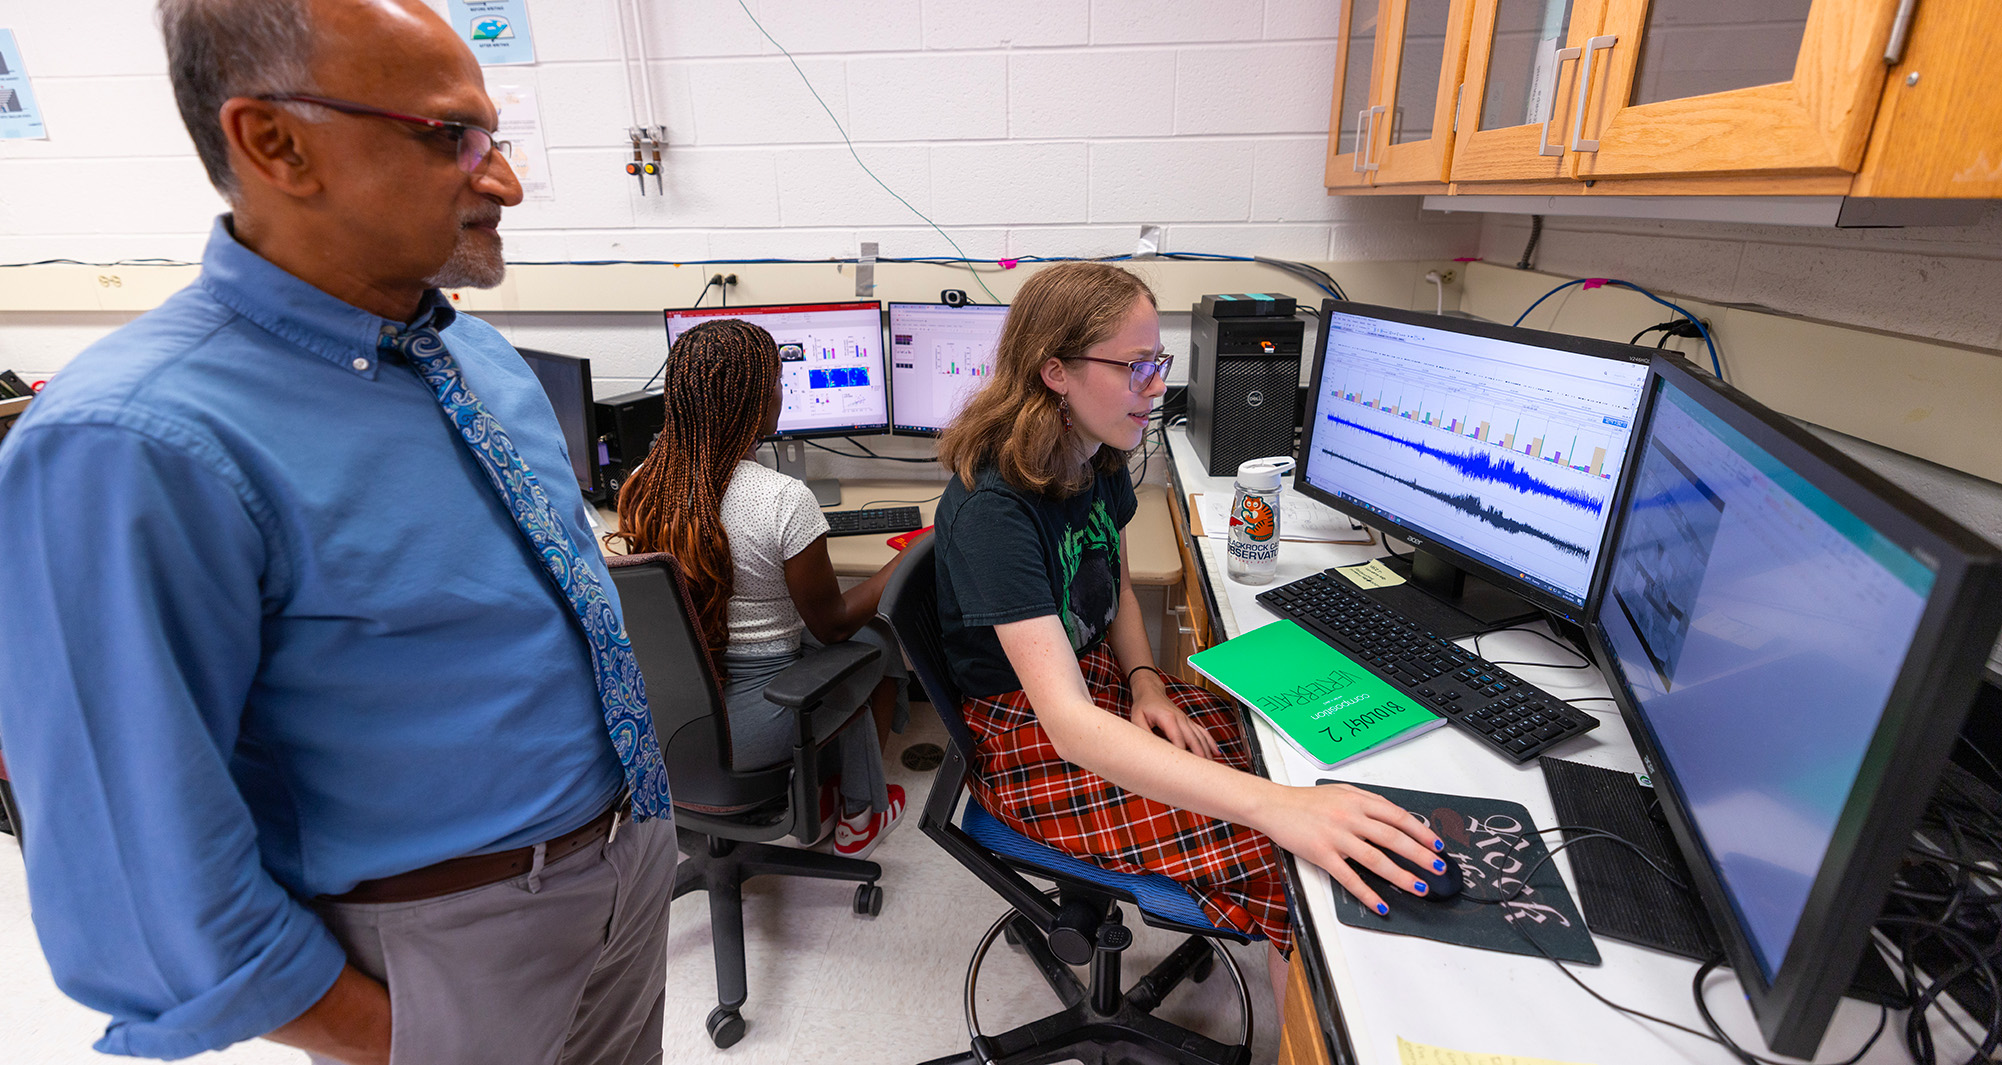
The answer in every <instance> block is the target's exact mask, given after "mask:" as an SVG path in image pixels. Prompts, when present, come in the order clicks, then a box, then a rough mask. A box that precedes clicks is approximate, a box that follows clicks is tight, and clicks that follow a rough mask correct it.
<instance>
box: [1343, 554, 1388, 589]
mask: <svg viewBox="0 0 2002 1065" xmlns="http://www.w3.org/2000/svg"><path fill="white" fill-rule="evenodd" d="M1335 572H1336V573H1339V574H1341V575H1342V576H1344V577H1347V578H1348V579H1349V580H1351V581H1353V582H1355V586H1356V587H1358V588H1388V587H1390V586H1391V585H1393V584H1403V583H1404V578H1402V577H1400V576H1398V575H1397V573H1396V572H1395V571H1393V570H1392V569H1391V568H1390V567H1389V566H1386V565H1384V564H1383V562H1382V560H1380V559H1374V558H1373V559H1370V560H1369V561H1368V562H1365V563H1363V564H1362V565H1360V566H1343V567H1341V568H1340V569H1337V570H1335Z"/></svg>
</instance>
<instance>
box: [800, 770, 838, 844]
mask: <svg viewBox="0 0 2002 1065" xmlns="http://www.w3.org/2000/svg"><path fill="white" fill-rule="evenodd" d="M840 784H841V778H839V777H836V778H834V779H832V780H827V781H823V782H822V783H821V785H820V828H819V830H818V831H816V832H814V834H813V842H812V843H809V844H807V846H810V847H818V846H820V845H821V844H823V843H825V842H827V841H828V840H829V839H831V838H833V836H834V826H835V825H836V824H839V823H840V821H841V794H840V792H839V790H837V789H838V788H839V787H840Z"/></svg>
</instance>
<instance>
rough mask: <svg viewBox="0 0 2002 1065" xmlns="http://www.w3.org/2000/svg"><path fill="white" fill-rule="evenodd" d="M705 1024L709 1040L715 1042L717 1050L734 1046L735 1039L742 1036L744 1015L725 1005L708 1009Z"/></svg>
mask: <svg viewBox="0 0 2002 1065" xmlns="http://www.w3.org/2000/svg"><path fill="white" fill-rule="evenodd" d="M707 1024H708V1027H709V1041H710V1042H712V1043H715V1044H716V1049H718V1050H722V1049H724V1048H726V1047H731V1046H735V1045H736V1043H737V1040H739V1039H742V1038H744V1015H743V1014H741V1013H738V1012H737V1011H736V1010H733V1009H730V1008H729V1007H727V1006H718V1007H716V1008H715V1009H713V1010H710V1011H709V1020H708V1021H707Z"/></svg>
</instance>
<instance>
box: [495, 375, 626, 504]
mask: <svg viewBox="0 0 2002 1065" xmlns="http://www.w3.org/2000/svg"><path fill="white" fill-rule="evenodd" d="M514 350H515V351H516V352H518V353H520V354H521V355H522V356H523V359H522V362H523V364H524V365H526V364H527V362H528V359H527V356H530V355H534V356H536V357H538V358H545V359H562V360H564V361H566V362H573V363H576V364H577V372H578V374H579V375H580V376H581V377H582V378H583V381H584V446H585V447H586V448H590V449H592V450H590V451H588V452H586V454H585V456H584V465H585V466H586V467H587V468H589V469H590V471H591V483H590V484H589V485H580V486H579V487H580V488H581V489H582V491H583V493H584V498H585V499H586V500H588V501H590V502H592V503H596V502H598V501H599V500H601V499H603V498H604V497H605V467H604V466H603V465H602V464H600V463H599V462H598V456H597V453H596V445H597V440H598V403H597V394H596V393H595V392H593V391H592V390H591V360H590V359H587V358H585V357H584V356H582V355H565V354H563V353H562V352H557V351H544V350H542V349H541V348H516V349H514ZM528 372H529V373H535V367H534V366H529V367H528ZM536 383H537V384H540V383H541V378H540V376H538V377H537V380H536ZM542 392H543V395H544V396H545V397H546V396H547V395H548V394H549V389H548V388H546V387H545V388H544V389H543V390H542ZM555 406H556V404H555V403H554V402H551V403H550V408H551V409H552V410H553V409H554V408H555ZM558 428H561V425H560V423H559V425H558ZM566 448H567V444H566ZM571 461H572V463H575V461H576V459H575V458H574V457H573V458H572V459H571ZM570 472H571V473H572V474H575V473H576V472H577V471H576V469H575V468H574V466H573V468H572V469H571V471H570Z"/></svg>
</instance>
